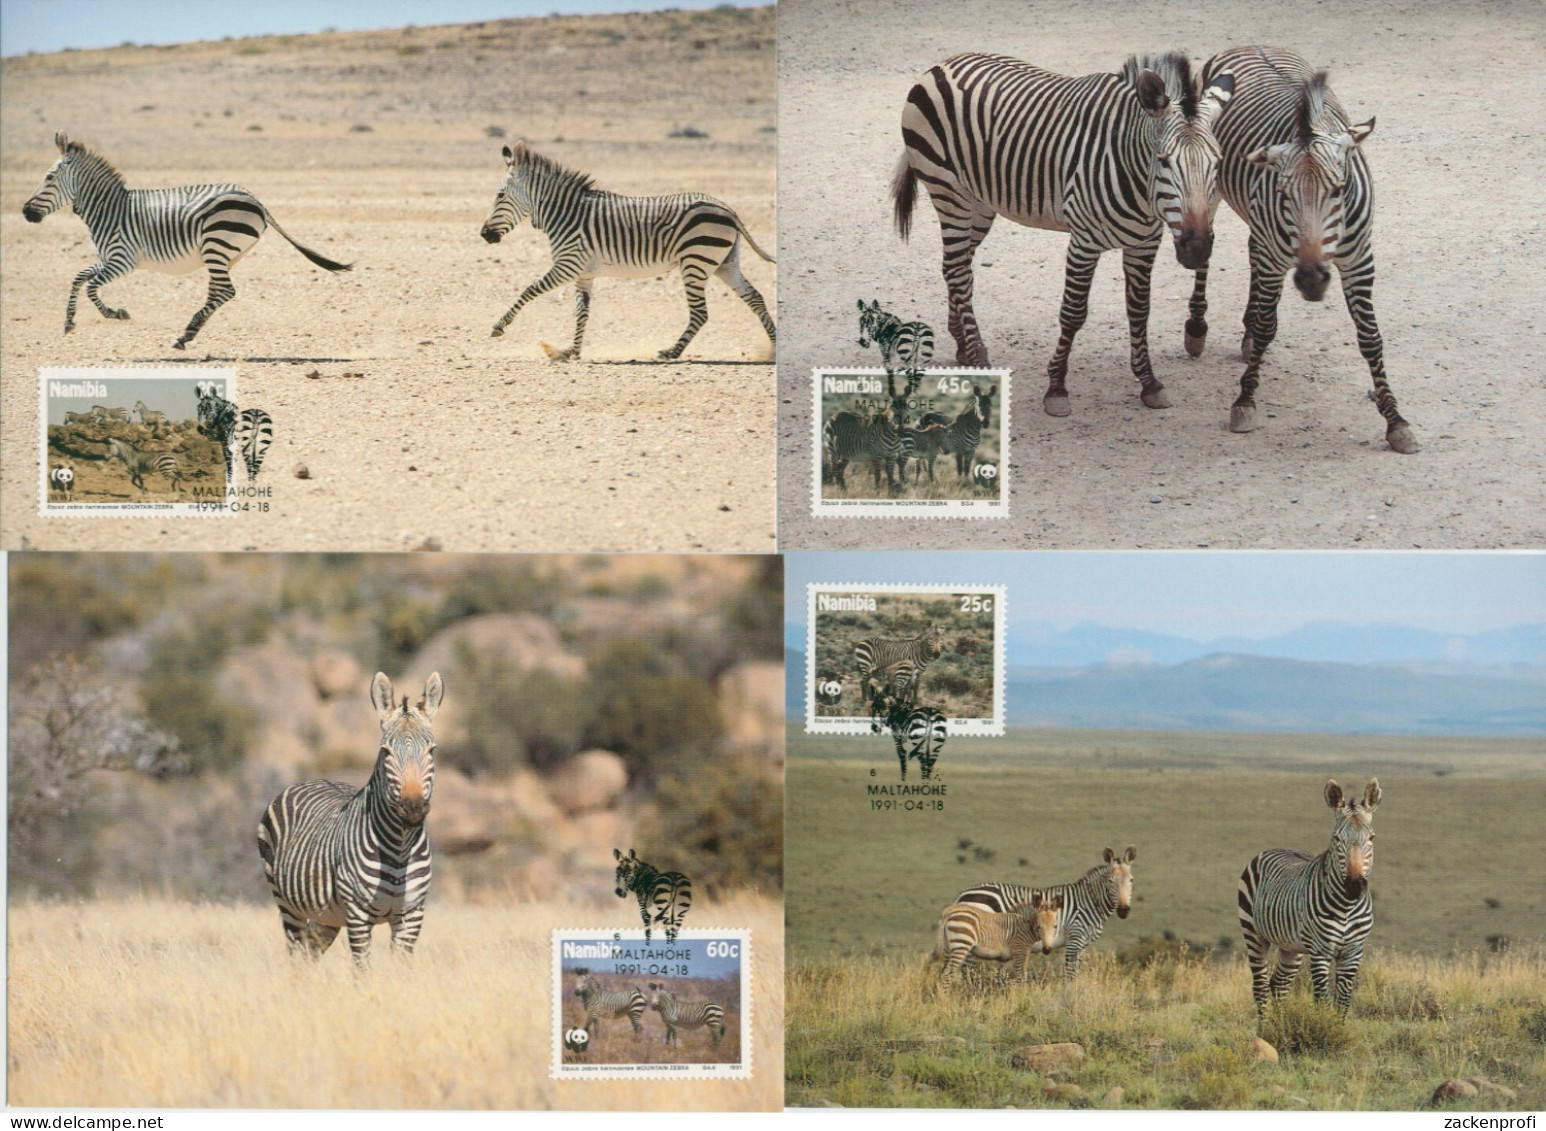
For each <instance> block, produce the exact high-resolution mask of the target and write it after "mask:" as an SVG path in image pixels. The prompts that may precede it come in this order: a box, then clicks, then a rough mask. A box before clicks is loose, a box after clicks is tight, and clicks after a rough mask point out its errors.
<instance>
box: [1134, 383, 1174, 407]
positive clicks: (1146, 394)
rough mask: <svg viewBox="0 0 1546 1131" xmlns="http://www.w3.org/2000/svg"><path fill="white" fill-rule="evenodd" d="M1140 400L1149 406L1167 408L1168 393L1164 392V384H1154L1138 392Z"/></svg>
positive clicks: (1168, 403) (1168, 404) (1168, 402)
mask: <svg viewBox="0 0 1546 1131" xmlns="http://www.w3.org/2000/svg"><path fill="white" fill-rule="evenodd" d="M1138 399H1139V400H1141V401H1142V402H1143V403H1144V404H1145V405H1146V406H1147V407H1149V408H1169V407H1170V394H1169V393H1167V392H1165V386H1164V385H1155V386H1154V387H1153V388H1152V389H1145V390H1144V391H1143V392H1142V393H1140V394H1138Z"/></svg>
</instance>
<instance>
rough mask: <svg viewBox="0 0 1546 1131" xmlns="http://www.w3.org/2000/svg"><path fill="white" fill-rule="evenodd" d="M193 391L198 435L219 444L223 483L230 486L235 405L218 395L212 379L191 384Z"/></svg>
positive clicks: (217, 387) (235, 414)
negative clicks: (223, 466) (197, 400)
mask: <svg viewBox="0 0 1546 1131" xmlns="http://www.w3.org/2000/svg"><path fill="white" fill-rule="evenodd" d="M193 391H194V392H195V393H196V394H197V395H198V398H199V408H198V415H199V424H198V429H199V435H200V436H207V437H208V438H209V439H211V440H213V441H214V442H215V443H217V444H219V445H220V450H221V452H223V453H224V454H225V483H226V486H227V487H230V486H231V484H232V483H233V482H234V481H235V478H236V477H235V474H234V468H233V467H232V452H231V437H232V436H233V435H235V433H236V426H237V420H238V417H237V412H236V405H235V404H234V403H232V402H231V401H228V400H226V399H225V398H224V397H222V396H221V395H220V386H219V385H217V384H216V383H215V382H213V381H199V382H198V383H196V384H195V385H194V386H193ZM266 450H267V446H266V445H265V451H266ZM261 462H262V460H261V459H260V460H259V463H261Z"/></svg>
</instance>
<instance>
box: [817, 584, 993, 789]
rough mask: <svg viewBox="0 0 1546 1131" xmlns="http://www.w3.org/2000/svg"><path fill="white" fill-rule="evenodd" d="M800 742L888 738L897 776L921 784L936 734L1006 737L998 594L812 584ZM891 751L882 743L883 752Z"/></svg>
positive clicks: (982, 589)
mask: <svg viewBox="0 0 1546 1131" xmlns="http://www.w3.org/2000/svg"><path fill="white" fill-rule="evenodd" d="M806 599H807V608H806V695H805V703H806V711H805V730H806V733H807V734H863V735H871V734H879V733H883V732H884V733H890V734H891V735H892V736H893V737H894V738H895V739H896V751H897V756H898V758H899V760H900V761H901V768H902V776H903V778H904V779H905V778H906V776H907V763H908V761H909V760H916V762H917V763H918V765H919V768H920V770H924V771H926V772H925V774H924V776H926V777H927V776H929V774H928V772H929V771H932V768H933V764H934V759H935V758H937V757H938V752H939V747H940V746H942V745H943V741H944V735H945V734H946V733H948V734H949V735H951V736H952V737H954V736H979V737H980V736H986V735H997V734H1002V733H1003V730H1004V655H1003V652H1004V645H1003V642H1004V589H1003V587H1002V586H996V585H963V586H951V585H897V584H881V585H863V584H855V585H828V584H818V585H811V586H809V587H808V588H807V592H806ZM888 745H889V744H888Z"/></svg>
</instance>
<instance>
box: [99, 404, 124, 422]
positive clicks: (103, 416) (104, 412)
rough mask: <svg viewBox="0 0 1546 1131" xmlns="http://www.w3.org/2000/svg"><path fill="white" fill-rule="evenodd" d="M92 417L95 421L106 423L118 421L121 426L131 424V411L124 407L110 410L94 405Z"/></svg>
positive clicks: (104, 406)
mask: <svg viewBox="0 0 1546 1131" xmlns="http://www.w3.org/2000/svg"><path fill="white" fill-rule="evenodd" d="M91 415H92V418H93V419H95V420H100V421H103V422H104V423H106V422H107V421H109V420H116V421H118V422H119V423H121V424H127V423H129V410H128V409H126V408H122V407H119V408H108V407H107V406H106V405H99V404H94V405H92V406H91Z"/></svg>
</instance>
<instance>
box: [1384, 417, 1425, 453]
mask: <svg viewBox="0 0 1546 1131" xmlns="http://www.w3.org/2000/svg"><path fill="white" fill-rule="evenodd" d="M1385 439H1386V441H1387V442H1388V443H1389V444H1390V450H1391V451H1393V452H1400V453H1401V454H1402V455H1404V456H1409V455H1411V454H1412V453H1413V452H1417V451H1421V450H1422V448H1421V447H1420V446H1419V445H1418V443H1417V437H1416V436H1414V435H1413V434H1412V429H1411V427H1410V426H1409V425H1408V424H1407V423H1406V422H1405V421H1402V422H1401V423H1400V424H1393V425H1391V427H1390V428H1389V429H1387V430H1386V432H1385Z"/></svg>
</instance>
